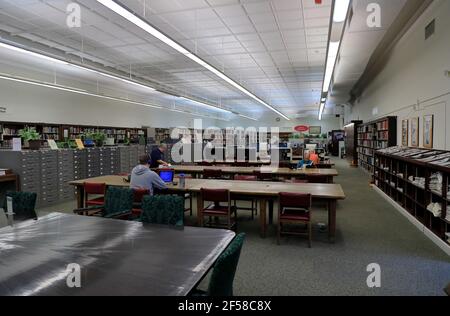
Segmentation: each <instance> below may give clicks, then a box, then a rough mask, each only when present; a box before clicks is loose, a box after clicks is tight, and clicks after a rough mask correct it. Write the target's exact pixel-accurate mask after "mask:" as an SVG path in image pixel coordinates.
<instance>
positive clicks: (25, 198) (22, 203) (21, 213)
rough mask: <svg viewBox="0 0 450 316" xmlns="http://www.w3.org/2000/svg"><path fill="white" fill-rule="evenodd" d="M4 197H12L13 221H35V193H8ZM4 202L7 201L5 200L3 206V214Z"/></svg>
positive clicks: (5, 208)
mask: <svg viewBox="0 0 450 316" xmlns="http://www.w3.org/2000/svg"><path fill="white" fill-rule="evenodd" d="M6 197H12V200H13V212H14V220H18V221H22V220H27V219H37V214H36V211H35V207H36V199H37V195H36V193H31V192H12V191H8V192H7V193H6ZM6 200H7V199H6V198H5V204H4V205H3V209H4V210H5V214H6V212H7V206H6ZM6 216H8V215H6Z"/></svg>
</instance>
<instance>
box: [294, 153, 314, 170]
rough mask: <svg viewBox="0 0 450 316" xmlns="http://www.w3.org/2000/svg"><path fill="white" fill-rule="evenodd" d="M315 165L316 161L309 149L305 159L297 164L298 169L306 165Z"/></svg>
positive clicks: (304, 156)
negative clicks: (313, 159) (312, 158)
mask: <svg viewBox="0 0 450 316" xmlns="http://www.w3.org/2000/svg"><path fill="white" fill-rule="evenodd" d="M313 165H314V161H312V160H311V155H310V153H309V151H307V150H306V151H305V153H304V155H303V159H302V160H300V161H299V163H298V165H297V169H302V168H303V167H304V166H306V167H312V166H313Z"/></svg>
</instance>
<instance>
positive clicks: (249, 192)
mask: <svg viewBox="0 0 450 316" xmlns="http://www.w3.org/2000/svg"><path fill="white" fill-rule="evenodd" d="M124 179H125V177H122V176H104V177H98V178H91V179H86V180H78V181H72V182H70V184H72V185H74V186H76V187H77V190H78V207H82V206H83V205H84V192H83V183H84V182H93V183H106V185H107V186H120V187H129V185H130V184H129V183H127V182H124ZM168 187H169V190H170V191H171V192H174V193H184V192H190V193H192V194H194V195H196V196H197V210H199V209H201V208H202V206H203V201H202V199H201V196H200V194H199V193H200V189H201V188H209V189H228V190H230V193H231V195H232V197H233V195H239V196H248V197H253V198H256V199H258V200H259V202H260V203H259V205H260V232H261V236H262V237H265V236H266V232H267V210H268V208H267V202H269V201H271V202H272V205H273V201H274V200H276V199H277V198H278V194H279V193H280V192H292V193H309V194H311V195H312V198H313V199H314V200H324V201H326V202H327V206H328V237H329V239H330V241H334V238H335V234H336V204H337V201H338V200H343V199H345V194H344V191H343V190H342V187H341V186H340V185H339V184H312V183H308V184H292V183H282V182H264V181H234V180H207V179H186V184H185V187H184V188H181V187H179V186H178V185H172V184H170V185H168ZM269 213H270V214H269V220H270V219H271V217H272V215H273V207H272V208H271V207H270V203H269ZM197 216H198V219H197V220H198V224H199V225H200V226H202V224H203V218H202V216H200V213H199V212H197ZM269 222H270V221H269Z"/></svg>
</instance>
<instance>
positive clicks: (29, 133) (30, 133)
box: [19, 126, 41, 142]
mask: <svg viewBox="0 0 450 316" xmlns="http://www.w3.org/2000/svg"><path fill="white" fill-rule="evenodd" d="M19 136H20V137H21V138H22V139H23V140H24V141H25V142H29V141H30V140H40V139H41V135H40V134H39V133H38V132H37V131H36V128H34V127H28V126H26V127H25V128H24V129H21V130H19Z"/></svg>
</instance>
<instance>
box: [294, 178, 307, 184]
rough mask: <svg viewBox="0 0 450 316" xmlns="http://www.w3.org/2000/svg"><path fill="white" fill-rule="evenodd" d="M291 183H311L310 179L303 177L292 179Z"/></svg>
mask: <svg viewBox="0 0 450 316" xmlns="http://www.w3.org/2000/svg"><path fill="white" fill-rule="evenodd" d="M291 183H298V184H301V183H309V181H308V180H302V179H294V180H292V181H291Z"/></svg>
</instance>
